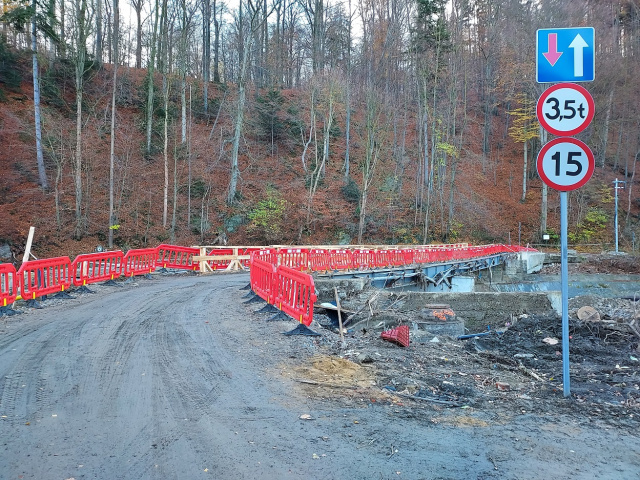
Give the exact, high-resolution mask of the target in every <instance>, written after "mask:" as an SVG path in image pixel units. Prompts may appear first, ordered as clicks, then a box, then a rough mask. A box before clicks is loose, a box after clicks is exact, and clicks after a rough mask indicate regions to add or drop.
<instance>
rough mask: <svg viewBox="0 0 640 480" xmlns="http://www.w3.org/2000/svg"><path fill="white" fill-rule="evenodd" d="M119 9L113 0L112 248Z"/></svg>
mask: <svg viewBox="0 0 640 480" xmlns="http://www.w3.org/2000/svg"><path fill="white" fill-rule="evenodd" d="M119 29H120V11H119V5H118V0H113V38H114V39H116V41H115V42H114V45H113V56H114V62H113V90H112V93H111V154H110V155H109V248H113V230H114V225H115V223H116V220H115V216H114V208H113V184H114V178H113V177H114V166H115V158H116V152H115V147H116V92H117V89H118V45H119V42H118V39H119V38H120V32H119Z"/></svg>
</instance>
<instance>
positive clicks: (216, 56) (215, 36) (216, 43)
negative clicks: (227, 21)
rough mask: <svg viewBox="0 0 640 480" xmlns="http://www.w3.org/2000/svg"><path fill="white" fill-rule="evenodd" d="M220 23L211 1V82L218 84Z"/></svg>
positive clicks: (215, 8)
mask: <svg viewBox="0 0 640 480" xmlns="http://www.w3.org/2000/svg"><path fill="white" fill-rule="evenodd" d="M219 63H220V21H219V20H218V17H217V4H216V0H214V1H213V81H214V82H215V83H220V66H219Z"/></svg>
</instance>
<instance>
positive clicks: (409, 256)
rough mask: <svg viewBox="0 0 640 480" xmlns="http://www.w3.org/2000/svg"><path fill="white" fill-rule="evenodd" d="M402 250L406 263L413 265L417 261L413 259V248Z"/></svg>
mask: <svg viewBox="0 0 640 480" xmlns="http://www.w3.org/2000/svg"><path fill="white" fill-rule="evenodd" d="M401 251H402V257H403V259H404V264H405V265H413V263H414V262H415V260H414V259H413V256H414V254H413V248H403V249H402V250H401Z"/></svg>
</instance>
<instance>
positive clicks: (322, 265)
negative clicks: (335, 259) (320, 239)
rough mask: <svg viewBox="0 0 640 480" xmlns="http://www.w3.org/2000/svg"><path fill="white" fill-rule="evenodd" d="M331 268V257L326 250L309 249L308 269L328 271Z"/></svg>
mask: <svg viewBox="0 0 640 480" xmlns="http://www.w3.org/2000/svg"><path fill="white" fill-rule="evenodd" d="M330 268H331V257H330V253H329V251H328V250H321V249H313V250H309V270H311V271H312V272H328V271H329V269H330Z"/></svg>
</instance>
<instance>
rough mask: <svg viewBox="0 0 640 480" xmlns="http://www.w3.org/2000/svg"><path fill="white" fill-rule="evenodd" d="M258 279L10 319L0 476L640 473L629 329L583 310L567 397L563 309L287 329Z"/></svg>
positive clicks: (114, 292) (1, 380)
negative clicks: (585, 316) (420, 328)
mask: <svg viewBox="0 0 640 480" xmlns="http://www.w3.org/2000/svg"><path fill="white" fill-rule="evenodd" d="M247 281H248V276H247V275H212V276H206V277H205V276H191V275H173V276H166V277H161V276H159V275H156V276H154V279H153V280H144V279H140V280H138V281H137V282H136V284H134V285H128V286H124V287H106V286H96V287H94V288H95V290H96V293H95V294H93V295H82V296H77V298H76V299H73V300H65V301H61V300H48V301H47V302H45V303H44V307H45V308H43V309H42V310H34V309H24V310H25V313H24V314H23V315H19V316H12V317H3V318H2V319H0V478H2V479H18V478H24V479H44V478H46V479H61V480H66V479H71V478H73V479H81V478H98V479H174V478H175V479H178V478H180V479H197V478H215V479H232V480H233V479H243V478H246V479H255V478H260V479H284V478H305V479H309V478H311V479H391V478H406V479H488V478H496V479H540V478H563V479H564V478H575V479H589V478H597V479H609V478H611V479H637V478H640V434H639V432H640V428H639V427H640V407H639V405H638V402H639V397H640V394H639V392H638V388H639V387H638V384H639V383H640V382H639V379H638V375H639V373H638V372H639V370H640V363H638V360H637V359H638V358H640V355H639V354H638V352H637V351H636V350H635V349H636V346H637V341H636V340H635V339H634V338H633V337H632V336H630V335H628V334H627V333H623V332H617V333H610V332H604V326H603V324H598V325H594V324H589V325H584V324H582V323H579V322H577V321H574V322H572V327H571V333H572V388H573V391H574V394H573V395H572V396H571V398H569V399H565V398H564V397H563V396H562V386H561V385H562V379H561V373H562V361H561V356H560V355H559V353H558V352H559V347H558V346H557V345H555V346H554V345H548V344H547V343H544V342H543V341H542V340H543V339H544V338H547V337H549V338H558V339H560V327H559V323H558V322H557V319H553V318H527V317H521V318H518V319H516V321H515V322H513V323H512V324H511V325H509V329H508V330H506V332H505V333H503V334H501V335H498V334H496V335H495V336H493V335H492V336H485V337H481V338H478V339H475V340H466V341H461V340H456V339H452V338H446V337H441V338H439V339H438V340H439V342H438V343H435V342H431V341H428V340H426V339H423V340H424V341H421V342H412V344H411V345H410V346H409V347H408V348H403V347H400V346H397V345H395V344H392V343H389V342H386V341H383V340H381V339H380V338H379V335H378V334H377V332H373V331H369V332H364V331H362V330H354V331H352V332H350V333H349V334H348V335H347V336H346V338H345V344H343V343H342V341H341V339H340V336H339V335H338V333H336V332H335V330H333V329H331V327H330V324H329V321H328V317H325V316H323V315H320V314H318V315H317V317H316V319H317V320H316V321H315V322H314V324H312V328H313V330H314V331H316V332H317V333H319V334H320V336H317V337H306V336H294V337H289V336H284V335H282V333H283V332H286V331H289V330H291V329H293V327H294V326H295V325H296V324H295V322H293V321H273V322H269V321H267V319H268V318H269V317H270V314H265V313H258V312H257V310H258V309H259V307H260V306H261V304H260V303H255V304H253V303H252V304H246V305H245V304H243V303H242V302H243V298H242V296H243V295H244V293H245V292H243V291H241V290H239V287H240V286H242V285H244V284H246V283H247ZM19 308H21V309H23V307H19ZM574 308H575V306H574ZM497 321H504V319H500V320H497ZM321 324H325V325H326V327H328V328H324V327H322V326H321ZM516 355H518V356H516ZM522 355H524V356H522ZM634 359H635V360H634ZM536 377H537V378H536Z"/></svg>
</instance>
